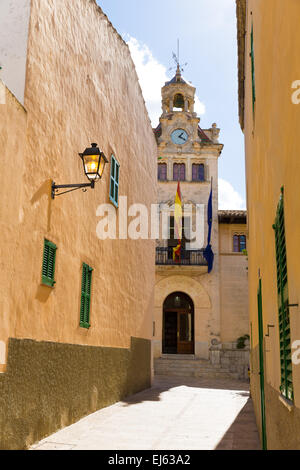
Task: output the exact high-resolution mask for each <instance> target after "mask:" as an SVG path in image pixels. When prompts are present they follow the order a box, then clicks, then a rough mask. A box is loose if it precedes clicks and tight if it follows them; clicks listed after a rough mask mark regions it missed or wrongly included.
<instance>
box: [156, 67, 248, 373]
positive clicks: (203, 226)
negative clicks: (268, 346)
mask: <svg viewBox="0 0 300 470" xmlns="http://www.w3.org/2000/svg"><path fill="white" fill-rule="evenodd" d="M181 72H182V70H181V68H180V66H179V63H178V61H177V70H176V74H175V76H174V77H173V78H172V80H170V81H168V82H167V83H165V85H164V86H163V88H162V114H161V117H160V120H159V125H158V126H157V128H156V129H154V134H155V137H156V142H157V151H158V154H157V157H158V163H157V165H158V193H157V194H158V196H157V202H158V206H159V212H160V221H161V224H160V225H161V227H162V228H163V230H162V232H161V234H160V239H159V240H157V247H156V270H155V277H156V279H155V308H154V314H153V320H154V321H153V357H154V371H155V373H156V374H158V375H160V374H163V375H191V376H193V377H197V376H199V377H200V376H201V377H202V376H203V377H204V376H207V377H208V376H213V377H216V376H218V377H222V378H225V377H228V376H230V377H232V376H234V377H239V378H242V379H245V378H247V377H248V365H249V349H247V348H246V347H245V349H244V350H243V351H242V352H241V350H240V349H238V346H237V344H238V341H237V340H238V339H241V338H242V337H243V338H246V336H244V335H245V334H246V333H248V332H249V317H248V296H247V292H248V291H247V289H248V287H247V286H248V279H247V258H246V256H245V253H243V252H244V251H245V249H246V237H247V225H246V211H236V210H232V211H219V210H218V161H219V157H220V155H221V153H222V150H223V145H222V144H220V143H219V140H218V139H219V133H220V129H218V128H217V125H216V124H212V126H211V127H210V128H208V129H203V128H202V126H200V118H199V117H198V116H197V113H196V112H195V97H196V89H195V87H193V86H192V85H191V83H189V82H187V81H186V80H185V79H184V78H183V76H182V73H181ZM178 181H180V199H181V201H182V205H183V209H184V212H183V217H182V226H183V231H182V236H181V240H178V239H177V237H178V232H177V231H176V224H175V196H176V193H177V187H178ZM211 191H212V217H211V220H212V225H211V238H210V244H211V247H212V251H213V254H214V261H213V266H212V269H210V268H211V266H209V267H208V262H207V253H206V252H205V253H204V250H205V248H206V247H207V242H208V239H209V236H208V233H209V225H208V212H210V211H208V206H209V208H210V200H211V199H210V194H211ZM199 207H200V208H201V210H202V220H201V217H200V218H199V215H198V220H197V211H198V209H199ZM179 214H180V212H179ZM176 218H177V219H178V210H176ZM199 219H200V220H199ZM166 226H167V228H168V230H167V231H166V230H165V228H166ZM199 232H201V236H200V237H199V238H197V236H196V237H195V238H196V242H194V241H193V235H192V236H191V234H192V233H193V234H194V235H195V234H198V233H199ZM191 239H192V240H191ZM190 241H192V243H193V244H192V245H191V244H189V242H190ZM174 248H175V250H174ZM237 358H238V359H237Z"/></svg>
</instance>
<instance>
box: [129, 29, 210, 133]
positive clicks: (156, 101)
mask: <svg viewBox="0 0 300 470" xmlns="http://www.w3.org/2000/svg"><path fill="white" fill-rule="evenodd" d="M127 44H128V46H129V49H130V52H131V56H132V59H133V62H134V64H135V68H136V71H137V74H138V77H139V82H140V85H141V88H142V91H143V95H144V99H145V102H146V106H147V109H148V113H149V116H150V119H151V122H152V125H153V127H156V126H157V125H158V123H159V117H160V115H161V113H162V109H161V88H162V87H163V86H164V84H165V82H167V81H169V80H170V79H171V78H172V77H169V76H168V75H167V69H166V67H165V66H164V65H163V64H161V63H160V62H158V60H157V59H156V58H155V57H154V56H153V54H152V52H151V50H150V49H149V47H148V46H147V45H146V44H143V43H141V42H139V41H138V40H137V39H135V38H133V37H131V36H129V39H128V38H127ZM195 111H196V112H197V113H198V114H200V115H202V114H204V113H205V105H204V104H203V103H201V102H200V100H199V98H198V97H196V100H195Z"/></svg>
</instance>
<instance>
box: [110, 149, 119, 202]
mask: <svg viewBox="0 0 300 470" xmlns="http://www.w3.org/2000/svg"><path fill="white" fill-rule="evenodd" d="M119 177H120V164H119V163H118V161H117V160H116V158H115V157H114V156H113V155H112V156H111V168H110V188H109V199H110V200H111V202H112V203H113V204H114V206H116V207H118V206H119Z"/></svg>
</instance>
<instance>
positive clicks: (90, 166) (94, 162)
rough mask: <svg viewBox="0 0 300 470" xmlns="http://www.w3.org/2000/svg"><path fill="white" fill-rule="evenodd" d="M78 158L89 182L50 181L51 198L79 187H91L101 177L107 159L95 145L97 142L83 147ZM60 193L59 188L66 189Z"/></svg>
mask: <svg viewBox="0 0 300 470" xmlns="http://www.w3.org/2000/svg"><path fill="white" fill-rule="evenodd" d="M79 156H80V158H81V159H82V163H83V169H84V173H85V175H86V177H87V178H88V179H89V181H90V183H82V184H55V182H54V181H53V182H52V191H51V196H52V199H54V198H55V196H61V195H62V194H66V193H70V192H72V191H76V190H77V189H81V188H92V189H94V187H95V182H96V181H98V180H100V179H101V178H102V175H103V172H104V168H105V164H106V163H108V160H107V158H106V156H105V155H104V153H103V152H102V151H101V150H100V149H99V148H98V147H97V144H92V147H90V148H87V149H85V151H84V152H83V153H79ZM67 188H68V191H64V192H62V193H58V190H59V189H67Z"/></svg>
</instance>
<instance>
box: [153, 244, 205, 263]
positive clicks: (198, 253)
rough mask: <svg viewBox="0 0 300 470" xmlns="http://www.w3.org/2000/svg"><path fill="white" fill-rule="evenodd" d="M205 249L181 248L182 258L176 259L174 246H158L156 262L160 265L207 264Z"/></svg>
mask: <svg viewBox="0 0 300 470" xmlns="http://www.w3.org/2000/svg"><path fill="white" fill-rule="evenodd" d="M203 251H204V250H183V249H182V250H181V259H180V260H178V259H177V260H176V261H174V259H173V248H172V247H167V248H163V247H157V248H156V264H157V265H160V266H169V265H173V266H207V261H206V259H205V258H204V256H203Z"/></svg>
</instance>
